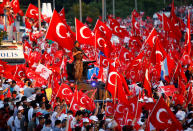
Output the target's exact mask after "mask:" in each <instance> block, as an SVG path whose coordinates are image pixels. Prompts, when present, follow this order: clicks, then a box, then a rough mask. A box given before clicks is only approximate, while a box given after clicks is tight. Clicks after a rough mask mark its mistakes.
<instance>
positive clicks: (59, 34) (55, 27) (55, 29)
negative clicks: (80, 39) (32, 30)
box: [46, 10, 73, 50]
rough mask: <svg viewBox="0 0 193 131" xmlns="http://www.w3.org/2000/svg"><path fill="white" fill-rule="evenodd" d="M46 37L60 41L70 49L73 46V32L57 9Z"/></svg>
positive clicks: (63, 46)
mask: <svg viewBox="0 0 193 131" xmlns="http://www.w3.org/2000/svg"><path fill="white" fill-rule="evenodd" d="M46 38H47V39H50V40H53V41H56V42H58V44H59V45H60V46H61V47H62V48H66V49H69V50H71V49H72V48H73V39H72V38H71V33H70V31H68V28H67V27H66V25H65V24H64V23H63V21H62V20H61V18H60V16H59V14H58V13H57V12H56V11H55V10H54V13H53V16H52V19H51V21H50V25H49V28H48V31H47V33H46Z"/></svg>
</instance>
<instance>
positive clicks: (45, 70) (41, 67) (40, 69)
mask: <svg viewBox="0 0 193 131" xmlns="http://www.w3.org/2000/svg"><path fill="white" fill-rule="evenodd" d="M35 72H37V73H40V76H41V77H43V78H44V79H46V80H47V79H48V77H49V76H50V75H51V74H52V71H51V70H49V69H48V68H47V67H46V66H44V65H42V64H39V65H38V66H37V68H36V70H35Z"/></svg>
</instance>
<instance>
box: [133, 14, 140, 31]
mask: <svg viewBox="0 0 193 131" xmlns="http://www.w3.org/2000/svg"><path fill="white" fill-rule="evenodd" d="M132 27H133V30H134V32H135V33H136V34H139V33H140V25H139V22H138V21H136V19H135V17H132Z"/></svg>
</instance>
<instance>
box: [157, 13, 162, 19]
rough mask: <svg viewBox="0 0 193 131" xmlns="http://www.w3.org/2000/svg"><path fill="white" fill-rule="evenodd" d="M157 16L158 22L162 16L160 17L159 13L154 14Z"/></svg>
mask: <svg viewBox="0 0 193 131" xmlns="http://www.w3.org/2000/svg"><path fill="white" fill-rule="evenodd" d="M156 14H157V17H158V19H159V20H160V21H162V15H160V14H159V13H156Z"/></svg>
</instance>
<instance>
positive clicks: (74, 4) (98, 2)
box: [20, 0, 193, 24]
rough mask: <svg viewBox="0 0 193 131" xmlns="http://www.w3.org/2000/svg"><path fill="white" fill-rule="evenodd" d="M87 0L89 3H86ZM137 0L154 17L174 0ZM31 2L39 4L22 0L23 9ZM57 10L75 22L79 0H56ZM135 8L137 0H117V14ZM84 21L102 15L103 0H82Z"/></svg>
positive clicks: (178, 1)
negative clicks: (61, 10) (62, 11)
mask: <svg viewBox="0 0 193 131" xmlns="http://www.w3.org/2000/svg"><path fill="white" fill-rule="evenodd" d="M84 1H86V3H87V4H85V3H84ZM43 2H50V3H53V0H41V3H43ZM165 2H166V3H165V5H164V0H137V5H138V11H144V12H145V16H150V17H152V15H153V13H155V12H157V11H159V10H161V9H163V8H165V7H167V6H168V5H169V4H171V3H172V0H165ZM192 2H193V1H192V0H186V1H184V0H175V1H174V3H175V6H182V5H190V4H192ZM29 3H32V4H34V5H36V6H37V0H20V4H21V8H22V10H24V12H25V10H26V9H27V7H28V5H29ZM106 3H107V4H106V11H107V16H108V15H109V14H112V12H113V8H112V0H106ZM55 4H56V10H57V11H60V9H62V7H64V9H65V12H66V19H67V21H68V23H72V24H73V23H74V18H75V17H77V18H79V0H55ZM134 8H135V0H115V15H116V16H118V17H121V18H126V17H127V16H128V15H130V14H131V12H132V10H133V9H134ZM82 12H83V22H85V19H86V17H87V16H89V17H91V18H92V19H93V23H92V24H94V23H95V22H96V19H97V18H98V16H101V15H102V0H82Z"/></svg>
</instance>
